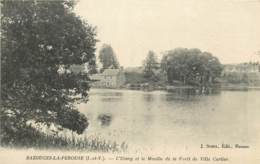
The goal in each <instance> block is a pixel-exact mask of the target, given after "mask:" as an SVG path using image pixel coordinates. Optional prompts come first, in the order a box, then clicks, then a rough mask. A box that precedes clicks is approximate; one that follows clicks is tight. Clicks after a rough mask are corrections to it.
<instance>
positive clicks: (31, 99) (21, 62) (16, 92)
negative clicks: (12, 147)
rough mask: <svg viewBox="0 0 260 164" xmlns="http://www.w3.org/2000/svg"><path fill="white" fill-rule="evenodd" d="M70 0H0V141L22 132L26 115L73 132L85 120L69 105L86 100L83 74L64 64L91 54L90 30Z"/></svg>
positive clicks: (78, 61) (87, 58) (79, 62)
mask: <svg viewBox="0 0 260 164" xmlns="http://www.w3.org/2000/svg"><path fill="white" fill-rule="evenodd" d="M74 5H75V3H74V1H72V0H59V1H42V0H26V1H16V0H3V1H1V11H2V14H1V48H2V55H1V70H2V72H1V111H0V120H1V138H2V140H1V141H5V142H13V141H14V140H17V139H18V138H19V137H20V134H24V133H26V135H27V132H26V131H25V130H24V129H26V127H27V126H28V125H27V123H28V121H31V120H33V121H35V122H40V123H42V124H45V125H50V124H54V125H56V126H59V127H61V128H67V129H70V130H72V131H75V132H77V133H79V134H80V133H82V132H83V131H84V130H85V128H86V127H87V126H88V122H87V118H86V117H85V116H84V115H83V114H81V113H80V112H79V111H78V110H77V109H76V108H75V107H74V104H75V102H76V101H78V100H83V101H87V96H88V89H89V84H88V82H87V81H88V76H87V75H86V74H83V73H75V72H70V71H66V70H68V69H69V68H70V66H71V65H82V64H84V63H88V62H91V61H92V60H93V58H94V57H95V45H96V39H95V37H96V34H95V28H93V27H92V26H90V25H89V24H88V23H86V22H85V21H83V20H81V19H80V18H79V17H78V16H76V15H75V13H73V7H74ZM61 69H63V71H60V70H61ZM64 70H65V71H64ZM76 95H81V97H80V98H78V96H76ZM23 139H25V138H23Z"/></svg>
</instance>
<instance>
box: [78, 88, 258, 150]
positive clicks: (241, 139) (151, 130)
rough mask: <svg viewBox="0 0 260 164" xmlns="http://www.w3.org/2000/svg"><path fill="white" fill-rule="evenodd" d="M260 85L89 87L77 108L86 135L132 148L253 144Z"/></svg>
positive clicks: (256, 128)
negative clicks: (173, 89)
mask: <svg viewBox="0 0 260 164" xmlns="http://www.w3.org/2000/svg"><path fill="white" fill-rule="evenodd" d="M259 99H260V91H221V92H218V93H215V94H211V95H194V94H193V95H190V94H188V93H170V92H166V91H153V92H144V91H134V90H112V89H91V91H90V94H89V101H88V103H87V104H80V105H79V109H80V111H81V112H82V113H84V114H85V115H86V116H87V117H88V119H89V123H90V125H89V127H88V129H87V131H86V134H87V135H98V136H101V137H102V138H104V139H107V140H111V141H117V142H119V143H120V142H126V143H127V144H128V146H129V149H131V150H135V151H157V150H160V151H161V152H162V151H169V150H172V149H177V148H178V149H190V148H199V147H200V144H222V143H227V144H246V145H253V144H254V143H256V142H258V141H259V137H260V133H259V132H260V119H259V116H260V101H259Z"/></svg>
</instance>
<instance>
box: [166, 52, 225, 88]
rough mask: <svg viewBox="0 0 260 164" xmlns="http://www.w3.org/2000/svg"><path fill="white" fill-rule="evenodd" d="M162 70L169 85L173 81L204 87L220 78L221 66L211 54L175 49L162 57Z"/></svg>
mask: <svg viewBox="0 0 260 164" xmlns="http://www.w3.org/2000/svg"><path fill="white" fill-rule="evenodd" d="M162 62H163V63H162V64H161V66H163V69H164V70H165V71H166V72H167V78H168V81H169V82H170V83H172V82H173V81H174V80H177V81H181V82H182V83H183V84H190V85H206V84H208V83H211V82H214V80H215V79H216V78H217V77H219V76H220V74H221V71H222V65H221V63H220V62H219V60H218V59H217V58H216V57H214V56H213V55H212V54H211V53H208V52H201V51H200V50H199V49H187V48H177V49H174V50H170V51H168V52H167V53H166V54H165V56H164V57H163V61H162Z"/></svg>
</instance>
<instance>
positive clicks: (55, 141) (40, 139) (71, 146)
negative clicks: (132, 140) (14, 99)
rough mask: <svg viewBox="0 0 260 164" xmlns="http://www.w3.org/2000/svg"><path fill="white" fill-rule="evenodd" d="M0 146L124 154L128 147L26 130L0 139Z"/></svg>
mask: <svg viewBox="0 0 260 164" xmlns="http://www.w3.org/2000/svg"><path fill="white" fill-rule="evenodd" d="M28 132H29V133H28ZM1 146H3V147H11V148H34V149H57V150H68V151H70V150H77V151H88V152H125V151H126V150H127V147H128V145H127V144H126V143H125V142H123V143H120V144H118V143H117V142H112V141H110V140H104V139H101V138H100V137H98V136H90V137H88V136H83V135H77V134H74V133H73V134H72V135H71V136H69V135H65V134H63V135H62V136H58V135H53V134H52V135H48V134H46V133H42V132H39V131H38V130H35V129H30V130H28V129H27V130H26V133H24V131H23V132H21V133H20V134H19V133H16V134H15V135H13V136H10V135H7V136H5V137H4V138H1Z"/></svg>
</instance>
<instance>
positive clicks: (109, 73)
mask: <svg viewBox="0 0 260 164" xmlns="http://www.w3.org/2000/svg"><path fill="white" fill-rule="evenodd" d="M120 72H121V70H120V69H105V70H104V72H103V73H102V75H105V76H115V75H117V74H119V73H120Z"/></svg>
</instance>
